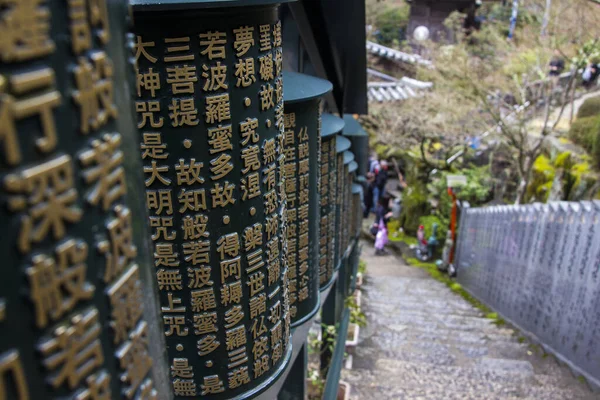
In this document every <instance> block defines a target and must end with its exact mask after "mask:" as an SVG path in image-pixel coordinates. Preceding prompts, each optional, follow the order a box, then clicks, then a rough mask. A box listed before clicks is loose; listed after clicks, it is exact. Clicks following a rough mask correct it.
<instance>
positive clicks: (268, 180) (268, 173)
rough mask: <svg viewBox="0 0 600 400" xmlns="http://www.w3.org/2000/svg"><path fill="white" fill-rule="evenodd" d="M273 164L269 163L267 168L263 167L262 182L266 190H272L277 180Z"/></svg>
mask: <svg viewBox="0 0 600 400" xmlns="http://www.w3.org/2000/svg"><path fill="white" fill-rule="evenodd" d="M275 169H276V167H275V164H271V165H269V166H268V167H267V168H265V169H263V176H264V179H263V183H264V184H265V185H267V191H269V190H274V189H275V185H276V182H277V179H276V176H275ZM286 182H287V181H286Z"/></svg>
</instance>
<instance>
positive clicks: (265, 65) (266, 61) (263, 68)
mask: <svg viewBox="0 0 600 400" xmlns="http://www.w3.org/2000/svg"><path fill="white" fill-rule="evenodd" d="M258 63H259V64H260V67H259V69H258V73H259V74H260V79H262V80H263V81H270V80H272V79H273V78H274V76H273V57H271V53H269V54H266V55H264V56H261V57H258Z"/></svg>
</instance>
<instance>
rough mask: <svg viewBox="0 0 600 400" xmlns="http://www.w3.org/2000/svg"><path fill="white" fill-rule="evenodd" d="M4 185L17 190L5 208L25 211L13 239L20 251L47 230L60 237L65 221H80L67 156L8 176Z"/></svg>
mask: <svg viewBox="0 0 600 400" xmlns="http://www.w3.org/2000/svg"><path fill="white" fill-rule="evenodd" d="M4 184H5V188H6V190H8V191H9V192H12V193H19V194H18V195H15V196H12V197H10V198H9V199H8V209H9V210H10V211H23V210H27V212H26V214H25V215H24V216H23V217H22V218H21V227H20V231H19V234H18V239H17V240H18V242H17V243H18V248H19V250H20V251H21V252H22V253H27V252H29V251H30V250H31V244H32V243H40V242H41V241H43V240H44V239H45V238H46V237H47V236H48V235H49V233H50V231H52V234H53V237H54V239H61V238H62V237H64V236H65V234H66V227H65V224H66V223H75V222H79V221H80V220H81V216H82V211H81V209H80V208H79V207H77V205H76V202H77V191H76V190H75V187H74V182H73V168H72V165H71V158H70V157H69V156H67V155H62V156H60V157H57V158H54V159H52V160H50V161H48V162H46V163H43V164H39V165H37V166H34V167H30V168H27V169H24V170H21V171H20V172H19V173H18V174H14V175H8V176H7V177H6V178H5V179H4Z"/></svg>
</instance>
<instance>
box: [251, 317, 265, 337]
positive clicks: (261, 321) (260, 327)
mask: <svg viewBox="0 0 600 400" xmlns="http://www.w3.org/2000/svg"><path fill="white" fill-rule="evenodd" d="M251 331H252V339H256V338H257V337H259V336H261V335H262V334H263V333H265V332H266V331H267V327H266V326H265V317H264V316H262V315H261V316H260V317H259V318H256V319H253V320H252V329H251Z"/></svg>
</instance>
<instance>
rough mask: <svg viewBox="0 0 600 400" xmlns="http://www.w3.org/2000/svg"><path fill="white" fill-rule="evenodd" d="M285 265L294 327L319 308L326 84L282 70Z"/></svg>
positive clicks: (319, 80) (329, 84)
mask: <svg viewBox="0 0 600 400" xmlns="http://www.w3.org/2000/svg"><path fill="white" fill-rule="evenodd" d="M283 79H284V82H285V93H284V96H283V101H284V106H285V115H284V125H285V131H284V139H283V142H284V145H283V150H284V154H285V166H284V168H285V174H286V175H285V188H286V189H285V190H286V196H287V221H288V229H287V247H288V254H287V264H288V282H289V296H290V316H291V321H292V327H295V326H297V325H300V324H302V323H304V322H306V321H307V320H310V319H311V318H312V317H313V316H314V315H315V314H316V313H317V311H318V310H319V248H318V243H319V214H320V207H319V178H320V175H319V172H320V166H319V158H320V156H321V148H320V146H321V140H320V129H321V99H320V97H321V96H322V95H324V94H325V93H327V92H329V91H331V89H332V85H331V83H330V82H328V81H326V80H323V79H319V78H315V77H312V76H309V75H303V74H298V73H294V72H284V74H283Z"/></svg>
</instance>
